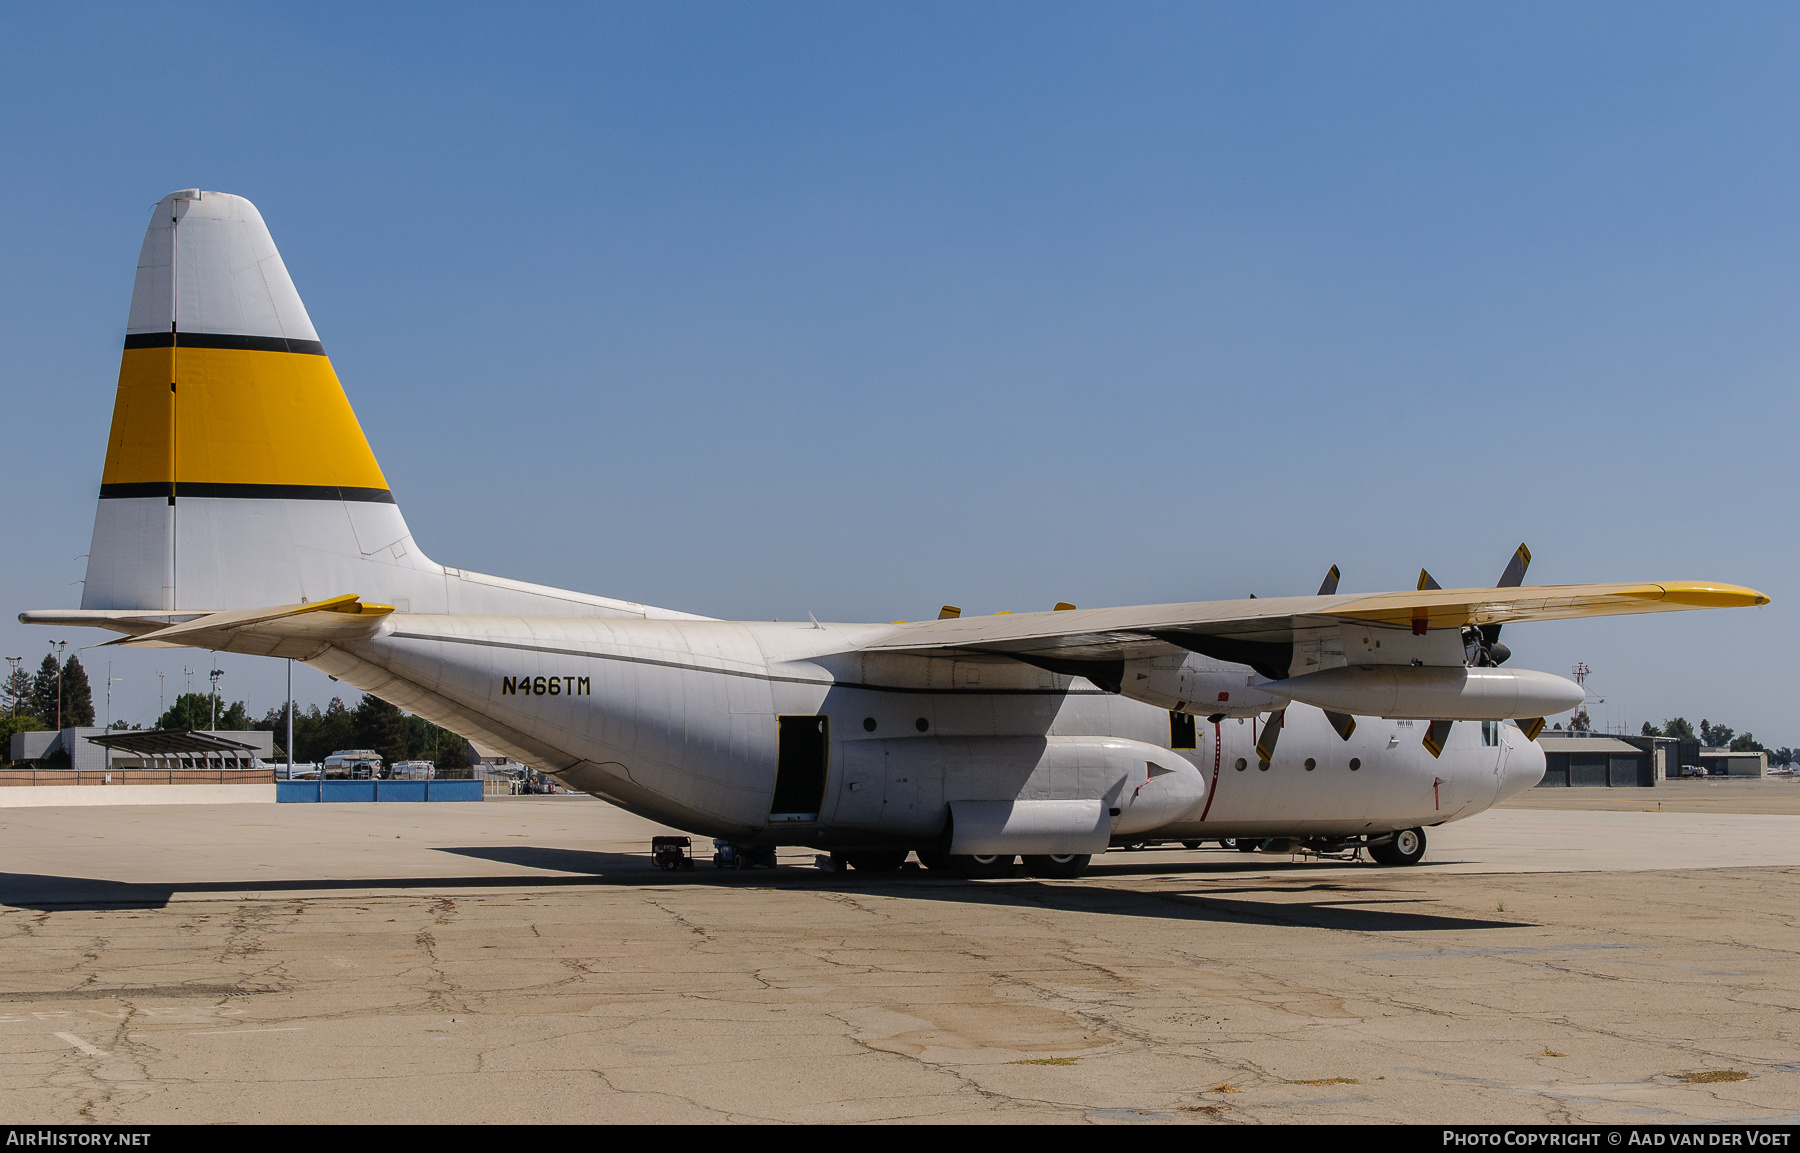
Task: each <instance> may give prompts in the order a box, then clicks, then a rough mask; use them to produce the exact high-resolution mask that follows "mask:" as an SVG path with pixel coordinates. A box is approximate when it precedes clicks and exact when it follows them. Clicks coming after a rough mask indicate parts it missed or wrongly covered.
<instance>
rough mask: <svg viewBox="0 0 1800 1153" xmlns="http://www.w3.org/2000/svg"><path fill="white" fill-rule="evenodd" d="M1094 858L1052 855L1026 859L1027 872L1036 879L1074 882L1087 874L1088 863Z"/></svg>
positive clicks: (1078, 855)
mask: <svg viewBox="0 0 1800 1153" xmlns="http://www.w3.org/2000/svg"><path fill="white" fill-rule="evenodd" d="M1093 859H1094V858H1093V857H1092V856H1090V855H1088V854H1087V853H1063V854H1052V855H1050V856H1045V857H1026V858H1024V861H1025V871H1026V872H1027V873H1030V874H1031V875H1032V876H1034V877H1044V878H1047V879H1049V880H1056V881H1072V880H1074V879H1075V878H1076V877H1079V876H1081V874H1083V873H1085V872H1087V867H1088V862H1089V861H1092V860H1093Z"/></svg>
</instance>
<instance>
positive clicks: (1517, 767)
mask: <svg viewBox="0 0 1800 1153" xmlns="http://www.w3.org/2000/svg"><path fill="white" fill-rule="evenodd" d="M1507 737H1508V743H1509V744H1510V745H1511V746H1512V747H1511V748H1510V749H1509V750H1508V751H1507V754H1506V770H1505V772H1504V773H1502V774H1501V777H1500V792H1499V794H1498V795H1497V796H1495V797H1494V803H1495V804H1498V803H1499V802H1501V801H1504V800H1506V799H1507V798H1508V797H1516V796H1518V795H1519V794H1520V793H1522V792H1524V791H1525V790H1526V789H1534V788H1536V787H1537V783H1538V782H1539V781H1541V780H1543V779H1544V749H1543V746H1541V745H1539V744H1538V743H1537V742H1536V741H1528V740H1526V739H1525V734H1524V733H1521V732H1518V731H1516V730H1515V731H1510V732H1508V733H1507Z"/></svg>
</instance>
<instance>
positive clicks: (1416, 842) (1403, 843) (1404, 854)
mask: <svg viewBox="0 0 1800 1153" xmlns="http://www.w3.org/2000/svg"><path fill="white" fill-rule="evenodd" d="M1424 855H1425V830H1424V829H1401V830H1400V831H1399V832H1397V833H1395V834H1394V839H1393V840H1391V841H1388V842H1387V843H1386V844H1381V845H1370V846H1369V856H1371V857H1374V858H1375V863H1376V864H1378V865H1416V864H1418V863H1419V858H1421V857H1423V856H1424Z"/></svg>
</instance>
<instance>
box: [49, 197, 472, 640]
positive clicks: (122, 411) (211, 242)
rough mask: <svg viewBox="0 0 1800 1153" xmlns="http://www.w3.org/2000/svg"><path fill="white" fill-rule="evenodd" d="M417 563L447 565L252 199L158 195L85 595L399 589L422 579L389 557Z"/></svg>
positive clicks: (149, 599) (255, 595)
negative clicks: (390, 477)
mask: <svg viewBox="0 0 1800 1153" xmlns="http://www.w3.org/2000/svg"><path fill="white" fill-rule="evenodd" d="M371 568H374V569H378V570H386V571H385V572H374V573H371V572H369V571H368V570H369V569H371ZM420 569H424V570H426V571H431V570H436V569H437V566H435V565H432V564H431V563H430V562H429V561H427V560H426V559H425V558H424V557H423V556H421V555H420V554H419V552H418V549H417V547H416V546H415V545H414V544H413V543H412V539H411V536H410V534H409V533H408V532H407V529H406V522H405V520H404V519H402V517H401V516H400V510H399V509H398V507H396V505H395V504H394V498H393V495H392V493H390V492H389V491H388V484H387V479H386V478H385V477H384V476H383V475H382V472H381V466H380V465H379V464H378V463H376V460H375V454H374V453H373V452H372V451H370V449H369V442H368V440H367V439H366V438H365V437H364V436H363V431H362V427H361V425H359V424H358V423H357V419H356V414H355V413H354V412H353V411H352V410H351V408H350V402H349V400H348V399H347V398H346V397H345V395H344V390H343V387H342V386H341V385H340V384H339V383H338V379H337V374H336V373H335V372H333V371H332V367H331V361H330V360H329V359H327V357H326V356H325V350H324V347H323V345H322V344H321V343H320V341H319V334H318V333H317V332H316V331H315V330H314V329H313V324H312V319H311V318H310V317H308V316H307V314H306V306H305V305H304V304H302V303H301V301H300V294H299V293H298V292H296V291H295V289H294V282H293V280H292V279H290V278H289V276H288V272H287V267H286V266H285V265H284V264H283V263H282V260H281V254H280V253H279V252H278V251H276V248H275V242H274V240H273V239H271V238H270V236H269V230H268V227H267V226H266V225H264V224H263V219H262V215H261V214H260V213H258V212H257V210H256V206H255V205H253V204H251V203H250V202H249V201H248V200H245V199H244V198H243V197H241V196H232V195H229V194H227V193H222V192H202V191H199V190H197V189H188V190H186V191H183V192H174V193H170V194H169V195H168V196H165V197H163V199H162V202H161V203H159V204H158V205H157V206H156V211H155V214H154V216H153V217H152V218H151V221H150V227H149V229H148V230H147V231H146V233H145V235H144V246H143V249H142V251H141V253H140V255H139V257H138V270H137V282H136V284H135V285H134V287H133V289H132V294H131V313H130V317H129V319H128V321H127V323H126V333H125V350H124V354H123V356H122V358H121V360H120V365H119V386H118V393H117V396H116V398H115V400H114V406H113V421H112V432H111V435H110V436H109V438H108V440H107V446H106V469H105V472H104V473H103V475H102V478H101V485H100V506H99V511H98V513H97V514H96V516H95V518H94V539H93V545H92V548H91V549H90V551H89V556H88V572H87V582H86V585H85V591H84V592H83V594H82V602H81V603H82V607H83V608H84V609H175V610H180V609H228V608H243V607H249V606H254V605H265V604H273V603H285V602H293V601H298V600H301V599H302V598H306V599H319V598H321V597H328V596H334V595H338V594H342V593H345V592H349V591H355V590H358V589H364V590H368V591H370V592H373V591H375V589H376V588H377V587H379V586H385V587H384V588H382V591H383V592H385V593H390V594H391V593H393V592H403V591H404V587H403V586H405V585H406V584H408V583H411V582H409V581H407V580H404V579H395V578H396V577H399V576H400V575H401V574H400V573H399V572H397V571H395V570H413V572H410V573H407V574H406V575H407V576H413V575H414V574H415V573H416V574H417V575H424V574H423V573H419V572H418V570H420ZM438 571H441V570H438ZM415 579H416V578H415ZM402 599H404V598H402Z"/></svg>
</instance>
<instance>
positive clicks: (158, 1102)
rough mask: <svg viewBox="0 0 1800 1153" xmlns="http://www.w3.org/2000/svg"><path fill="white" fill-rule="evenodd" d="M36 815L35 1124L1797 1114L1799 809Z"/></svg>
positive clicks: (25, 944) (298, 808) (11, 851)
mask: <svg viewBox="0 0 1800 1153" xmlns="http://www.w3.org/2000/svg"><path fill="white" fill-rule="evenodd" d="M7 826H8V828H7V836H6V838H5V841H4V844H0V870H3V871H0V940H3V941H4V944H5V947H4V949H3V950H0V1109H3V1110H4V1115H5V1116H6V1117H7V1118H8V1119H9V1120H13V1121H18V1122H80V1121H93V1122H98V1123H151V1122H159V1121H263V1122H307V1121H382V1122H467V1121H527V1122H530V1121H571V1122H598V1121H604V1122H655V1121H732V1120H770V1121H844V1122H851V1121H914V1120H917V1121H939V1122H942V1121H953V1122H955V1121H966V1122H981V1121H1000V1122H1005V1121H1071V1122H1073V1121H1086V1122H1090V1123H1099V1124H1135V1123H1220V1122H1227V1123H1229V1122H1285V1121H1349V1122H1381V1121H1420V1122H1442V1121H1461V1122H1532V1121H1551V1122H1557V1121H1567V1122H1596V1123H1599V1122H1614V1123H1644V1122H1658V1121H1671V1122H1673V1121H1713V1122H1722V1121H1749V1120H1782V1121H1792V1120H1794V1119H1796V1118H1797V1117H1800V1036H1797V1035H1796V1034H1797V1032H1800V1030H1797V1027H1796V1022H1795V1018H1791V1017H1789V1016H1788V1014H1789V1013H1792V1012H1796V1011H1797V1010H1800V978H1797V977H1796V966H1795V965H1794V964H1793V954H1794V950H1795V945H1796V941H1797V937H1796V932H1795V914H1794V913H1793V906H1792V900H1791V897H1790V896H1789V890H1788V886H1789V885H1791V884H1792V883H1793V882H1794V876H1795V873H1796V872H1797V871H1800V838H1796V837H1795V836H1794V834H1795V833H1796V832H1800V817H1794V816H1780V815H1768V814H1757V815H1750V816H1742V817H1739V816H1733V815H1730V814H1721V813H1716V812H1708V813H1698V814H1679V813H1666V812H1665V813H1618V812H1611V813H1585V814H1584V813H1572V812H1520V811H1513V812H1498V813H1492V814H1486V815H1484V816H1482V817H1478V818H1475V819H1472V820H1470V821H1467V822H1463V823H1461V824H1459V825H1455V826H1448V827H1446V828H1444V829H1442V830H1434V832H1433V845H1432V850H1431V856H1430V858H1429V859H1430V860H1432V861H1434V862H1437V863H1435V864H1431V865H1427V866H1424V867H1420V868H1416V869H1384V868H1377V867H1372V866H1369V865H1367V864H1348V863H1341V862H1333V861H1317V860H1304V861H1303V860H1290V859H1289V858H1286V857H1275V858H1270V857H1264V856H1261V855H1257V856H1246V855H1242V854H1238V853H1226V852H1223V851H1221V850H1218V849H1210V848H1209V849H1205V850H1201V851H1198V852H1190V851H1186V850H1176V849H1164V850H1149V851H1144V852H1139V853H1115V854H1109V855H1108V856H1107V857H1105V858H1104V860H1103V861H1101V862H1097V867H1096V869H1095V871H1094V872H1093V873H1092V874H1091V875H1090V876H1089V877H1087V878H1085V879H1083V880H1081V881H1075V882H1047V881H1038V880H1030V879H1025V878H1017V879H1013V880H1005V881H991V882H963V881H956V880H948V879H943V878H939V877H937V876H934V875H931V874H926V873H922V872H917V871H908V872H904V873H901V874H895V875H869V874H860V875H859V874H857V873H854V872H852V873H850V874H847V875H834V874H829V873H823V872H820V871H818V870H815V869H812V868H811V867H810V860H811V858H810V854H801V853H784V854H783V855H782V858H781V859H782V867H780V868H778V869H776V870H772V871H771V870H756V871H752V872H745V873H740V872H735V871H734V872H719V871H715V870H713V869H712V868H711V867H710V866H708V865H705V864H703V865H702V866H701V868H700V869H699V870H698V871H696V872H694V873H678V874H668V873H661V872H658V871H656V870H654V869H652V868H651V867H650V865H649V863H648V861H647V859H646V856H645V850H646V849H647V846H648V840H649V837H650V836H651V835H652V834H653V833H655V832H658V831H661V830H658V829H656V828H655V827H653V826H651V825H649V824H648V823H646V822H643V821H641V820H638V819H637V818H634V817H631V816H629V815H627V814H624V813H621V812H619V811H617V810H614V809H611V808H609V807H607V806H604V805H601V804H599V803H597V802H589V801H586V800H575V799H571V800H562V799H557V800H542V801H523V800H521V801H510V802H504V803H490V804H484V805H429V806H428V805H335V806H319V805H281V806H277V805H270V806H266V807H262V806H259V807H257V808H255V809H251V810H248V811H247V810H246V807H245V806H222V807H217V808H207V807H168V808H132V809H95V808H83V809H26V810H14V811H12V812H9V813H8V814H7ZM1659 846H1660V847H1661V851H1660V852H1659V851H1658V847H1659ZM1670 846H1678V850H1677V851H1671V850H1670ZM1747 859H1748V860H1751V861H1755V862H1759V863H1746V860H1747ZM1671 865H1675V866H1679V867H1677V868H1670V867H1669V866H1671ZM1718 1069H1728V1070H1735V1071H1739V1072H1742V1073H1745V1074H1747V1076H1746V1077H1745V1078H1744V1079H1743V1080H1738V1081H1722V1082H1714V1083H1707V1084H1688V1083H1684V1082H1682V1081H1680V1080H1679V1079H1678V1078H1679V1076H1680V1075H1681V1074H1684V1073H1690V1072H1695V1071H1701V1070H1718Z"/></svg>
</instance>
